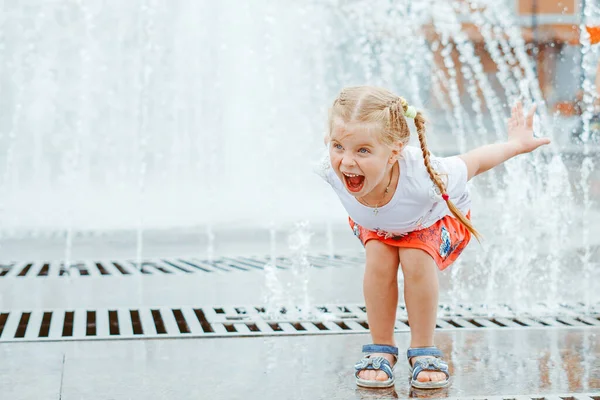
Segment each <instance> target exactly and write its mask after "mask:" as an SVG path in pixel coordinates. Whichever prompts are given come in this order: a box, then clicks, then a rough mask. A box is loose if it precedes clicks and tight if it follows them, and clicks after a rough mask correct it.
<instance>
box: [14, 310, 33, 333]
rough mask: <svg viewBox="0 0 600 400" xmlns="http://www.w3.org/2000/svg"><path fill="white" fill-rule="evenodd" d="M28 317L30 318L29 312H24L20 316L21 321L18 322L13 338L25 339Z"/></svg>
mask: <svg viewBox="0 0 600 400" xmlns="http://www.w3.org/2000/svg"><path fill="white" fill-rule="evenodd" d="M30 316H31V313H30V312H25V313H23V314H21V320H20V321H19V325H18V326H17V332H16V333H15V338H23V337H25V332H27V324H28V323H29V317H30Z"/></svg>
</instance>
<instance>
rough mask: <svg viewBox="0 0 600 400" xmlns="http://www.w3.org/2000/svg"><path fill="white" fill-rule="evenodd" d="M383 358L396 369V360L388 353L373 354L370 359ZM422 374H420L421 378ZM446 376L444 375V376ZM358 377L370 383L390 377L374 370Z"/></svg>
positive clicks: (366, 370) (360, 373) (366, 371)
mask: <svg viewBox="0 0 600 400" xmlns="http://www.w3.org/2000/svg"><path fill="white" fill-rule="evenodd" d="M378 356H379V357H383V358H385V359H386V360H388V361H389V362H390V365H391V366H392V369H393V368H394V364H396V358H395V357H394V356H393V355H392V354H387V353H371V355H370V357H378ZM420 375H421V374H419V376H420ZM442 375H444V374H442ZM358 377H359V378H360V379H364V380H368V381H387V380H388V379H390V377H389V376H388V375H387V374H386V373H385V372H383V371H381V370H372V369H365V370H362V371H360V372H359V373H358Z"/></svg>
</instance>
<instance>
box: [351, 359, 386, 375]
mask: <svg viewBox="0 0 600 400" xmlns="http://www.w3.org/2000/svg"><path fill="white" fill-rule="evenodd" d="M354 369H355V370H356V372H355V373H354V376H355V377H356V378H358V373H359V372H360V371H362V370H365V369H372V370H381V371H383V372H385V373H386V374H387V376H388V377H389V379H392V378H393V377H394V373H393V370H392V366H391V365H390V362H389V361H388V360H386V359H385V358H384V357H381V356H377V357H369V356H366V357H363V358H362V359H361V360H360V361H359V362H357V363H356V364H354Z"/></svg>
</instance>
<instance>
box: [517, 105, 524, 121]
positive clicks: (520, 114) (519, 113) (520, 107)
mask: <svg viewBox="0 0 600 400" xmlns="http://www.w3.org/2000/svg"><path fill="white" fill-rule="evenodd" d="M516 115H517V123H518V124H519V125H523V123H524V121H523V103H521V102H520V101H519V102H518V103H517V113H516Z"/></svg>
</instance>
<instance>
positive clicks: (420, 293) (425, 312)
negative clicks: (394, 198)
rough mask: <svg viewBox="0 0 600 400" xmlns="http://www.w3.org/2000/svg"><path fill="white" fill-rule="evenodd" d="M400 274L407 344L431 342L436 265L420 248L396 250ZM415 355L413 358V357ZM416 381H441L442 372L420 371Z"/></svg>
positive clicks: (444, 377)
mask: <svg viewBox="0 0 600 400" xmlns="http://www.w3.org/2000/svg"><path fill="white" fill-rule="evenodd" d="M398 253H399V256H400V264H401V265H402V273H403V274H404V300H405V302H406V310H407V312H408V321H409V324H410V347H429V346H433V345H434V344H433V334H434V330H435V320H436V318H437V307H438V289H439V286H438V275H437V274H438V269H437V266H436V264H435V262H434V261H433V258H431V256H430V255H429V254H427V253H425V252H424V251H423V250H419V249H404V248H400V249H399V251H398ZM418 358H419V357H415V358H413V361H414V360H416V359H418ZM417 379H418V380H419V381H420V382H428V381H434V382H438V381H443V380H444V379H446V375H444V374H443V373H442V372H432V371H422V372H421V373H419V375H418V377H417Z"/></svg>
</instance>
